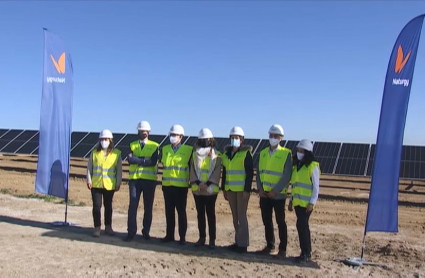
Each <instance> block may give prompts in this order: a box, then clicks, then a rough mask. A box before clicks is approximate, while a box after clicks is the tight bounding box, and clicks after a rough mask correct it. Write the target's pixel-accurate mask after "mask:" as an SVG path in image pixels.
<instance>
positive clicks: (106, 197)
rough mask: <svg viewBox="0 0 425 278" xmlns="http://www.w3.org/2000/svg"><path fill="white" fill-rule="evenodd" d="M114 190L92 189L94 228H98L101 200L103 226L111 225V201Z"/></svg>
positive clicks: (99, 224)
mask: <svg viewBox="0 0 425 278" xmlns="http://www.w3.org/2000/svg"><path fill="white" fill-rule="evenodd" d="M114 193H115V191H114V190H106V189H103V188H92V189H91V197H92V200H93V222H94V226H95V227H100V226H101V224H102V222H101V212H100V210H101V208H102V198H103V206H104V217H105V226H110V225H112V199H113V198H114Z"/></svg>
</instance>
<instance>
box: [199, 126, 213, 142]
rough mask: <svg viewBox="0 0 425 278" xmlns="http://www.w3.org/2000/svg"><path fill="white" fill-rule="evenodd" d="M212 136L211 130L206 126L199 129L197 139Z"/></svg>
mask: <svg viewBox="0 0 425 278" xmlns="http://www.w3.org/2000/svg"><path fill="white" fill-rule="evenodd" d="M213 137H214V136H213V134H212V132H211V130H209V129H208V128H203V129H201V131H199V134H198V139H207V138H213Z"/></svg>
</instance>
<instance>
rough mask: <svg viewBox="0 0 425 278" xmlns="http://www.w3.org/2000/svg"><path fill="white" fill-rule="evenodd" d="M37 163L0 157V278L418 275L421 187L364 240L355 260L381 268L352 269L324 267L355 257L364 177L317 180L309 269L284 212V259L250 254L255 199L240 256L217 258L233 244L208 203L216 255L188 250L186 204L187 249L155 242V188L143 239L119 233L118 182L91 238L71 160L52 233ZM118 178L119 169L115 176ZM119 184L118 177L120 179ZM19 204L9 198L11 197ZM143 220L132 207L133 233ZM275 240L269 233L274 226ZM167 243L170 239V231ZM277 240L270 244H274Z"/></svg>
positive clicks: (221, 205) (257, 236) (53, 202)
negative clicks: (391, 229)
mask: <svg viewBox="0 0 425 278" xmlns="http://www.w3.org/2000/svg"><path fill="white" fill-rule="evenodd" d="M36 161H37V158H36V157H34V156H14V155H6V154H0V176H1V179H0V192H1V194H0V235H1V236H0V246H1V248H0V277H16V276H19V277H27V276H31V277H34V276H36V277H59V276H61V277H71V276H72V277H76V276H78V277H79V276H82V277H87V276H89V277H92V276H102V277H104V276H106V277H121V276H133V277H156V276H164V277H187V276H195V277H205V276H220V277H228V276H230V277H266V276H272V277H281V276H286V277H324V276H326V277H367V276H377V277H381V276H385V277H388V276H392V277H394V276H396V277H398V276H403V277H420V276H425V244H424V241H425V216H424V213H425V183H424V182H419V181H415V182H414V183H413V184H411V182H410V181H401V184H400V194H399V199H400V206H399V233H397V234H388V233H368V235H367V237H366V249H365V259H366V260H368V261H370V262H374V263H383V264H385V265H387V266H388V268H383V267H378V266H363V267H361V268H359V269H353V268H351V267H349V266H345V265H344V264H342V263H339V262H334V259H337V258H341V259H345V258H348V257H359V256H360V251H361V245H362V238H363V230H364V222H365V214H366V209H367V205H366V201H367V198H368V194H369V191H368V188H369V185H370V179H368V178H357V177H336V176H322V180H321V191H320V193H321V194H320V199H319V202H318V205H317V208H316V211H315V212H314V213H313V215H312V217H311V221H310V223H311V224H310V226H311V231H312V244H313V254H312V255H313V262H311V263H309V264H306V265H299V264H296V263H295V262H294V260H293V258H291V257H294V256H297V255H298V254H299V248H298V238H297V237H298V236H297V232H296V227H295V221H296V219H295V215H294V213H291V212H289V211H286V222H287V225H288V250H287V255H288V256H289V258H287V259H277V258H275V257H273V256H265V255H258V254H255V251H257V250H259V249H261V248H263V247H264V245H265V239H264V227H263V224H262V221H261V214H260V209H259V198H258V196H257V195H256V194H255V193H252V194H251V199H250V203H249V208H248V221H249V227H250V246H249V247H248V251H249V253H248V254H244V255H240V254H236V253H232V252H230V251H227V250H226V248H224V246H226V245H228V244H231V243H232V241H233V238H234V236H233V225H232V220H231V213H230V208H229V205H228V203H227V202H226V201H225V200H224V198H223V196H222V194H221V193H220V194H219V197H218V199H217V206H216V212H217V229H218V231H217V242H216V243H217V248H216V249H214V250H209V249H208V248H207V247H204V248H195V247H194V246H193V243H194V242H196V240H197V239H198V230H197V221H196V210H195V205H194V201H193V196H191V195H192V194H191V193H189V196H188V206H187V212H188V222H189V223H188V233H187V240H188V242H189V243H188V244H186V245H185V246H183V247H182V246H180V245H178V244H177V243H166V244H164V243H161V242H160V240H159V238H161V237H163V236H164V235H165V216H164V203H163V196H162V190H161V187H160V186H158V187H157V191H156V195H155V202H154V220H153V223H152V230H151V236H152V237H153V238H152V240H150V241H146V240H143V239H142V238H141V237H137V238H136V239H135V240H134V241H133V242H130V243H127V242H124V241H123V240H122V238H124V237H125V235H126V223H127V206H128V187H127V185H126V181H125V182H124V184H123V186H122V188H121V190H120V191H119V192H117V193H116V195H115V197H114V215H113V227H114V229H115V231H116V232H117V235H116V236H115V237H110V236H106V235H102V236H101V237H100V238H93V237H92V236H91V234H92V230H93V228H92V226H93V220H92V216H91V196H90V192H89V190H88V189H87V188H86V185H85V180H84V172H85V166H86V160H83V159H72V161H71V164H72V165H71V177H70V192H69V198H70V203H72V205H71V206H69V207H68V220H69V221H70V222H72V223H74V224H75V226H72V227H55V226H53V225H51V223H52V222H53V221H63V220H64V212H65V206H64V205H63V204H61V203H60V201H61V200H60V199H55V198H48V197H46V196H40V195H34V181H35V169H36ZM124 169H125V170H127V168H126V167H125V168H124ZM124 178H127V173H125V174H124ZM16 196H19V197H16ZM142 215H143V203H142V201H141V204H140V207H139V214H138V224H139V229H138V230H139V232H140V230H141V227H140V224H141V219H142ZM275 230H276V232H275V234H276V236H277V228H275ZM176 238H178V235H177V231H176ZM278 242H279V240H278V239H277V243H278Z"/></svg>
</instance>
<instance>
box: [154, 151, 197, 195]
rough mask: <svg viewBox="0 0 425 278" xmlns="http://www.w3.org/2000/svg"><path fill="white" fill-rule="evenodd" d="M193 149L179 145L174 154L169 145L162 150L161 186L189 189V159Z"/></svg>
mask: <svg viewBox="0 0 425 278" xmlns="http://www.w3.org/2000/svg"><path fill="white" fill-rule="evenodd" d="M192 150H193V148H192V147H191V146H187V145H181V146H180V148H179V149H178V150H177V152H176V153H174V150H173V148H172V147H171V145H170V144H168V145H166V146H164V147H163V148H162V156H161V163H162V165H163V167H164V169H163V171H162V186H176V187H189V159H190V156H191V154H192Z"/></svg>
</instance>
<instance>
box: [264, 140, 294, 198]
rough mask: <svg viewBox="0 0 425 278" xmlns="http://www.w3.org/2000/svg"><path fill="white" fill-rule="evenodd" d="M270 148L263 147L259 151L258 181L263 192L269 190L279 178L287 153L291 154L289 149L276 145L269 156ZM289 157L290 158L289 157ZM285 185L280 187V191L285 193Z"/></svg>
mask: <svg viewBox="0 0 425 278" xmlns="http://www.w3.org/2000/svg"><path fill="white" fill-rule="evenodd" d="M269 150H270V148H269V147H267V148H264V149H263V150H262V151H261V152H260V161H259V164H258V168H259V169H258V172H259V174H260V181H261V184H262V186H263V190H264V191H265V192H270V191H272V190H273V188H274V187H275V186H276V185H277V183H278V182H279V181H280V180H281V178H282V175H283V171H284V168H285V163H286V160H287V159H288V155H289V156H291V150H289V149H287V148H284V147H282V146H280V145H279V146H278V147H277V149H276V150H275V151H274V152H273V154H272V156H270V151H269ZM290 159H291V158H290ZM286 191H287V187H285V188H284V189H282V191H280V193H282V194H286Z"/></svg>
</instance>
